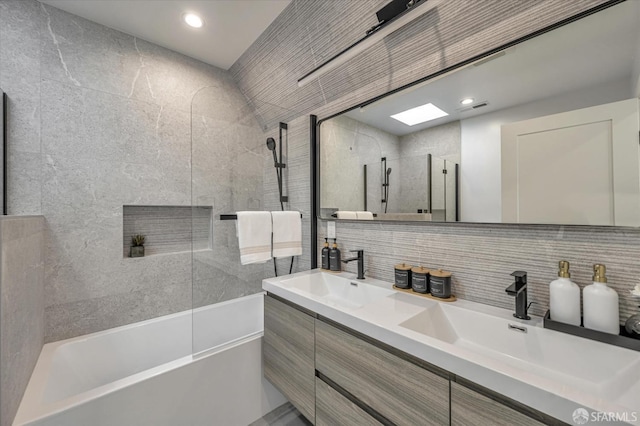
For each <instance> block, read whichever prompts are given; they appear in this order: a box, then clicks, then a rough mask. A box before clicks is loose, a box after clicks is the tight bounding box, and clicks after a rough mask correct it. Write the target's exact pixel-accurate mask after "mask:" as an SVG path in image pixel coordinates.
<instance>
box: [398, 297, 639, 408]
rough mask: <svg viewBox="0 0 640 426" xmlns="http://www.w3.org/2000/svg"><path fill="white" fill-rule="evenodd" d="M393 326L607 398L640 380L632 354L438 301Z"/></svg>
mask: <svg viewBox="0 0 640 426" xmlns="http://www.w3.org/2000/svg"><path fill="white" fill-rule="evenodd" d="M399 326H400V327H403V328H405V329H407V330H411V331H414V332H416V333H419V334H422V335H425V336H428V337H431V338H434V339H438V340H440V341H442V342H445V343H448V344H451V345H453V346H455V347H458V348H463V349H465V350H468V351H469V352H467V353H469V354H471V355H472V356H473V355H480V356H482V357H484V358H485V359H486V358H487V357H488V358H490V359H491V360H493V361H497V362H498V363H499V365H500V366H505V367H510V368H516V369H518V370H521V371H522V370H524V371H525V372H528V373H533V374H536V375H539V376H543V377H545V378H548V379H551V380H554V381H561V382H562V383H564V384H566V385H569V386H572V387H576V388H577V389H583V390H589V391H591V392H593V393H594V394H596V395H598V396H602V397H606V398H607V399H615V398H617V397H618V396H620V395H621V394H622V393H624V392H625V391H626V390H628V389H629V388H630V387H631V386H632V385H633V384H634V383H636V382H637V381H638V380H640V353H638V352H635V351H631V350H628V349H623V348H619V347H616V346H612V345H607V344H604V343H600V342H595V341H592V340H588V339H583V338H580V337H576V336H572V335H568V334H565V333H560V332H556V331H552V330H547V329H544V328H542V327H539V326H535V325H527V324H525V323H524V322H519V321H516V320H515V319H514V320H513V321H511V320H509V319H506V318H502V317H500V316H494V315H490V314H487V313H484V312H478V311H474V310H472V309H467V308H463V307H459V306H454V305H446V304H444V303H439V304H437V305H434V306H431V307H429V308H427V309H425V310H424V311H422V312H420V313H418V314H417V315H414V316H413V317H411V318H409V319H408V320H406V321H404V322H402V323H400V324H399ZM518 328H519V329H518Z"/></svg>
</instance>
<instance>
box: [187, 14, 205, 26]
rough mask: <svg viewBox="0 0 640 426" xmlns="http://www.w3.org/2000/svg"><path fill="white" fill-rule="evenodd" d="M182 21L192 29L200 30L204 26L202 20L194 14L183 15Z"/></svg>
mask: <svg viewBox="0 0 640 426" xmlns="http://www.w3.org/2000/svg"><path fill="white" fill-rule="evenodd" d="M182 19H183V20H184V22H185V23H186V24H187V25H188V26H190V27H193V28H202V26H203V25H204V21H203V20H202V18H201V17H199V16H198V15H196V14H195V13H185V14H184V15H182Z"/></svg>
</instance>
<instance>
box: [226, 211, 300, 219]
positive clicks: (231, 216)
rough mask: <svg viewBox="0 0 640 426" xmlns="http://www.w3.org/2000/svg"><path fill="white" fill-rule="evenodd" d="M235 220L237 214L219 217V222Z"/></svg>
mask: <svg viewBox="0 0 640 426" xmlns="http://www.w3.org/2000/svg"><path fill="white" fill-rule="evenodd" d="M300 217H302V213H300ZM237 219H238V215H237V214H221V215H220V220H237Z"/></svg>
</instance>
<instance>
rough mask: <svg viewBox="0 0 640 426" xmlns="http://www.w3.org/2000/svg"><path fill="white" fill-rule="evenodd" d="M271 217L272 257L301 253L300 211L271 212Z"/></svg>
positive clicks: (298, 254)
mask: <svg viewBox="0 0 640 426" xmlns="http://www.w3.org/2000/svg"><path fill="white" fill-rule="evenodd" d="M271 216H272V218H273V257H276V258H280V257H289V256H300V255H301V254H302V220H301V219H300V212H295V211H287V212H271Z"/></svg>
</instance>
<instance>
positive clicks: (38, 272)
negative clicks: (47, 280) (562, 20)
mask: <svg viewBox="0 0 640 426" xmlns="http://www.w3.org/2000/svg"><path fill="white" fill-rule="evenodd" d="M44 239H45V222H44V218H43V217H42V216H24V217H18V216H13V217H6V216H5V217H0V264H1V265H2V267H1V268H0V371H2V374H0V426H10V425H11V423H12V422H13V418H14V417H15V414H16V412H17V410H18V406H19V404H20V400H21V399H22V395H23V393H24V390H25V389H26V387H27V383H28V382H29V378H30V377H31V372H32V371H33V367H34V366H35V364H36V361H37V360H38V356H39V355H40V350H41V349H42V345H43V343H44V333H45V330H44Z"/></svg>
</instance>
